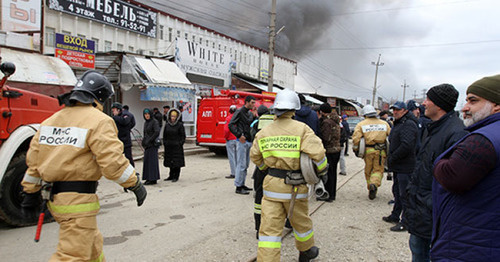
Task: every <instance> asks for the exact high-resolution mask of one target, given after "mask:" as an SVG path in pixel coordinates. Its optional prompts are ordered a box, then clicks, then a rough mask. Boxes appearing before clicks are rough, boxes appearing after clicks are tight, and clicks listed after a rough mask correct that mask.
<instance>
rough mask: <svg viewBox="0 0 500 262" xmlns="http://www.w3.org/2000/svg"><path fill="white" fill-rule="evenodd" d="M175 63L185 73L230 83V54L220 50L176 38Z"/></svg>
mask: <svg viewBox="0 0 500 262" xmlns="http://www.w3.org/2000/svg"><path fill="white" fill-rule="evenodd" d="M175 63H176V64H177V66H178V67H179V68H180V69H181V70H182V71H183V72H184V73H186V74H189V73H191V74H195V75H201V76H206V77H210V78H216V79H221V80H224V87H229V85H230V83H231V55H230V54H229V53H226V52H224V51H221V50H217V49H213V48H209V47H206V46H203V45H200V44H198V43H195V42H192V41H188V40H186V39H183V38H177V46H176V56H175Z"/></svg>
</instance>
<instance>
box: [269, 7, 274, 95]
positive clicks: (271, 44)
mask: <svg viewBox="0 0 500 262" xmlns="http://www.w3.org/2000/svg"><path fill="white" fill-rule="evenodd" d="M275 30H276V0H272V7H271V23H270V25H269V67H268V70H267V91H268V92H272V91H273V68H274V61H273V58H274V37H275V36H276V34H275Z"/></svg>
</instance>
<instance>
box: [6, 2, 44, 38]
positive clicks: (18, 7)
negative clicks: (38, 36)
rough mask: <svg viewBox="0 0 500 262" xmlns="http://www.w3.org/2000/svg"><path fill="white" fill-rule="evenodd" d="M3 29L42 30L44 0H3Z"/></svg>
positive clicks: (18, 30)
mask: <svg viewBox="0 0 500 262" xmlns="http://www.w3.org/2000/svg"><path fill="white" fill-rule="evenodd" d="M0 2H1V3H2V30H3V31H16V32H23V31H40V25H41V17H42V16H41V10H42V0H23V1H18V0H3V1H0Z"/></svg>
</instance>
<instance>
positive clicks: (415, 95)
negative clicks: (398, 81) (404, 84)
mask: <svg viewBox="0 0 500 262" xmlns="http://www.w3.org/2000/svg"><path fill="white" fill-rule="evenodd" d="M415 99H417V90H413V100H415Z"/></svg>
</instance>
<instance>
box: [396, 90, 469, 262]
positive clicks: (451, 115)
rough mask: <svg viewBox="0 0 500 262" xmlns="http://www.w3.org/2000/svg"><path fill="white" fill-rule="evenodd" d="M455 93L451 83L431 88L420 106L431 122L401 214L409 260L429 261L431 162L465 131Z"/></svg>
mask: <svg viewBox="0 0 500 262" xmlns="http://www.w3.org/2000/svg"><path fill="white" fill-rule="evenodd" d="M457 99H458V91H457V90H456V89H455V88H454V87H453V86H452V85H450V84H441V85H438V86H434V87H432V88H431V89H429V91H428V92H427V98H426V99H425V100H424V102H423V103H422V104H423V105H424V106H425V115H426V116H427V117H429V118H430V119H431V120H432V122H431V123H430V124H429V126H428V129H427V130H428V132H427V133H426V137H425V138H423V139H422V146H421V147H420V150H419V151H418V154H417V162H416V165H415V170H414V171H413V173H412V174H411V176H410V181H409V183H408V187H407V200H408V207H407V209H406V212H404V214H403V218H404V219H405V225H406V226H407V227H408V232H409V233H410V243H409V244H410V250H411V253H412V261H414V262H415V261H417V262H418V261H430V258H429V257H430V256H429V255H430V248H431V235H432V208H433V207H432V180H433V177H432V167H433V162H434V160H435V159H436V158H437V157H438V156H439V155H440V154H441V153H443V152H444V151H445V150H446V149H448V148H449V147H450V146H452V145H453V144H455V143H456V142H457V141H458V140H459V139H461V138H462V137H463V136H464V135H465V134H467V132H466V131H465V130H464V124H463V122H462V120H460V118H458V116H457V114H456V113H455V111H454V108H455V105H456V103H457Z"/></svg>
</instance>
